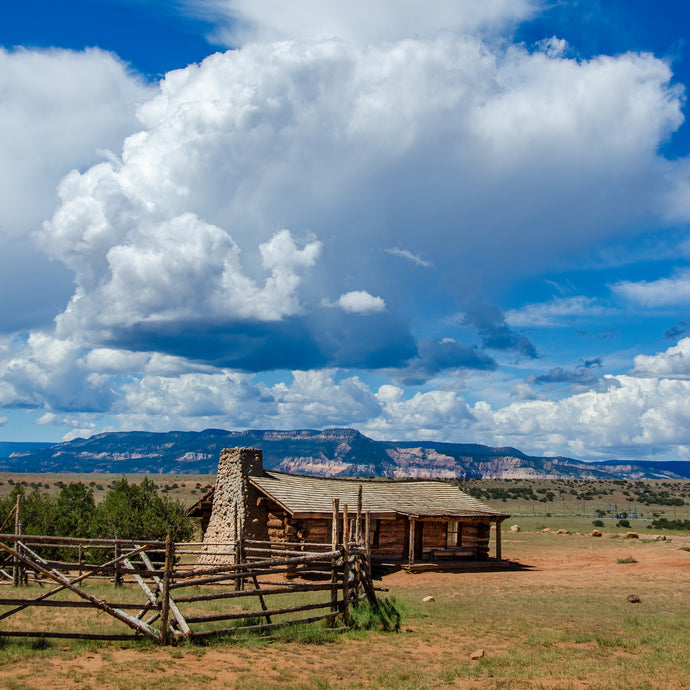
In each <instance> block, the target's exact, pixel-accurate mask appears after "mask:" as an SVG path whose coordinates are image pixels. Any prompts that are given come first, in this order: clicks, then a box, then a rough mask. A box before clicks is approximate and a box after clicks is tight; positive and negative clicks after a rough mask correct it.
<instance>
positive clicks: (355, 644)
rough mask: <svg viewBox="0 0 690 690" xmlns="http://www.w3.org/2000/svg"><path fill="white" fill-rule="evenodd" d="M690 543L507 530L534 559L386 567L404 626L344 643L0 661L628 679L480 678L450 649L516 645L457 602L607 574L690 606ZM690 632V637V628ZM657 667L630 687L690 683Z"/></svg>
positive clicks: (398, 679) (357, 676)
mask: <svg viewBox="0 0 690 690" xmlns="http://www.w3.org/2000/svg"><path fill="white" fill-rule="evenodd" d="M688 542H690V538H685V539H684V538H678V537H674V539H673V542H672V543H670V542H661V541H660V542H654V541H651V540H645V541H642V540H632V539H622V538H615V539H614V538H607V537H603V538H595V537H590V536H586V535H577V536H576V535H564V536H560V535H555V534H544V535H534V534H533V535H520V534H515V535H509V536H507V537H506V538H505V540H504V554H505V555H506V557H508V558H511V560H516V561H519V562H520V563H522V564H524V565H525V566H527V567H526V568H525V569H522V570H518V571H498V572H464V573H462V572H459V573H458V572H425V573H418V574H409V573H406V572H398V573H394V574H392V575H389V576H387V577H386V578H384V580H383V581H382V583H379V584H381V585H382V586H383V587H385V588H387V589H388V590H389V594H392V595H394V596H395V597H396V599H397V600H398V601H401V602H411V611H410V612H409V615H407V616H406V617H405V619H404V621H403V625H402V629H401V632H400V633H398V634H395V633H382V632H366V633H361V634H360V635H358V636H349V635H347V636H342V637H340V638H339V639H338V640H337V641H336V642H331V643H325V644H301V643H296V642H292V643H285V642H280V643H278V642H267V643H242V644H227V645H214V646H210V647H200V648H195V647H190V646H182V647H175V648H167V649H159V648H152V647H150V646H149V647H146V648H144V649H141V650H140V649H136V648H132V647H125V648H123V647H122V646H119V645H117V644H110V645H102V646H99V647H94V648H90V649H89V650H88V651H84V650H82V651H80V652H78V653H76V652H75V651H74V649H71V648H69V647H67V646H65V647H61V646H60V643H54V646H53V648H52V649H51V650H49V653H46V654H43V655H40V659H39V660H36V659H35V658H30V659H27V658H22V659H19V660H18V661H7V662H5V663H4V664H3V665H2V666H1V667H0V687H3V688H29V687H31V688H35V687H37V686H40V687H43V688H128V689H129V688H139V687H141V688H144V687H146V688H148V689H155V688H173V687H175V688H178V687H186V688H197V687H198V688H202V687H203V688H340V687H353V688H354V687H360V688H375V687H392V688H428V687H459V688H485V687H487V688H489V687H492V688H493V687H511V688H517V687H549V688H556V687H558V688H561V687H562V688H578V689H579V688H598V687H611V688H615V687H623V685H622V680H621V678H623V677H624V676H616V675H612V676H609V677H608V678H607V679H606V681H605V682H601V683H597V681H596V679H591V678H589V679H588V678H585V679H584V680H583V679H580V680H577V679H572V680H567V681H566V680H563V679H561V680H558V673H554V672H553V671H552V672H550V674H549V675H548V676H545V678H544V679H543V680H541V681H539V682H535V681H534V679H532V680H529V681H524V682H520V681H519V680H515V679H512V680H507V681H505V682H499V680H497V679H496V680H492V679H491V678H490V677H487V676H482V677H474V678H473V677H463V676H462V674H458V673H451V672H450V670H448V669H450V667H449V666H448V659H449V658H450V659H453V663H454V664H455V668H456V669H457V667H458V664H460V665H466V666H467V667H471V665H472V664H477V663H479V662H478V661H476V660H472V659H471V656H472V653H473V652H475V651H479V650H481V651H482V652H483V654H484V656H485V657H489V658H490V657H491V656H492V655H497V654H500V653H501V651H502V650H503V649H504V648H505V647H506V644H507V641H506V639H503V638H501V636H500V635H498V634H495V633H494V632H493V631H492V626H491V621H487V625H486V626H485V627H477V626H476V625H475V626H474V627H473V626H468V627H467V628H466V627H465V626H463V625H461V624H458V622H459V621H462V614H461V612H460V613H459V614H458V615H457V618H456V619H454V618H453V612H452V610H451V609H452V608H453V607H461V605H462V603H461V602H462V600H463V597H473V600H475V599H476V598H481V597H484V601H485V602H486V609H487V616H488V617H490V616H491V615H493V616H496V615H500V601H503V599H502V598H505V597H507V596H510V592H511V591H512V592H515V593H516V596H517V595H518V594H519V593H521V592H522V593H527V594H528V595H529V596H534V597H535V600H534V606H535V610H537V609H540V608H544V607H548V606H549V597H551V596H554V594H555V593H557V592H558V591H559V589H562V588H563V587H564V586H566V585H567V586H568V588H570V589H571V590H572V588H575V589H578V588H581V589H582V590H583V592H584V594H583V596H586V593H587V592H589V591H592V592H594V591H596V590H597V589H598V588H600V587H601V586H602V583H606V586H607V587H608V588H609V589H608V590H607V591H610V596H611V600H612V601H615V602H616V605H619V604H618V600H619V598H620V601H623V602H624V601H625V599H626V597H627V595H628V594H631V593H637V594H639V596H640V597H641V599H642V605H644V604H645V601H649V600H650V599H652V598H653V597H654V596H655V594H656V593H657V592H673V593H674V596H675V595H677V596H678V597H679V599H678V605H679V606H683V607H685V609H686V610H687V594H688V585H690V553H688V552H687V551H685V550H683V548H682V547H683V545H684V544H688ZM625 558H629V559H630V560H631V561H632V562H631V564H630V565H623V566H618V567H617V566H616V564H617V563H620V562H621V560H620V559H625ZM612 573H613V575H612ZM612 578H614V579H615V582H612ZM425 596H433V597H434V599H435V602H434V603H433V604H424V603H422V599H423V597H425ZM494 600H496V601H499V610H498V611H499V612H498V613H497V612H496V611H495V610H494V609H493V608H492V603H495V601H494ZM583 601H584V599H583ZM620 605H621V606H626V604H625V603H623V604H620ZM425 606H432V607H436V609H435V611H436V612H437V615H438V620H434V615H427V613H426V612H425V608H424V607H425ZM426 610H430V609H426ZM627 610H628V609H626V611H627ZM630 610H632V609H630ZM638 610H639V611H642V610H644V609H643V608H638V609H636V611H638ZM532 634H534V633H532ZM682 634H684V635H687V633H685V632H683V633H682ZM687 640H688V641H690V636H688V637H687ZM56 648H57V650H56ZM56 652H59V653H56ZM566 653H567V652H566ZM611 653H613V654H618V655H625V653H626V652H625V650H620V649H614V650H613V651H612V652H611ZM556 663H557V662H556ZM463 668H464V666H463ZM444 669H445V670H444ZM650 673H651V676H650V677H651V678H652V680H649V679H647V680H645V682H644V683H643V684H640V685H634V684H633V685H630V684H629V683H627V682H626V687H659V688H661V687H678V688H681V687H690V675H684V673H683V672H682V671H681V672H679V673H674V672H672V671H671V672H669V669H668V668H666V669H665V673H664V675H663V678H662V677H661V676H659V677H658V678H657V681H658V683H659V684H658V685H657V684H656V683H655V681H654V680H653V679H654V673H653V670H652V671H651V672H650ZM554 678H555V679H556V680H554ZM619 682H621V685H620V686H619V685H618V683H619Z"/></svg>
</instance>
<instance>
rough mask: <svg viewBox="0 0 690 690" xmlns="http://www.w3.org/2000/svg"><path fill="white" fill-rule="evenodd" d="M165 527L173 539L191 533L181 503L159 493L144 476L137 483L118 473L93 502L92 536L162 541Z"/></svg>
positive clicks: (190, 526) (187, 537) (190, 525)
mask: <svg viewBox="0 0 690 690" xmlns="http://www.w3.org/2000/svg"><path fill="white" fill-rule="evenodd" d="M168 531H170V532H172V538H173V539H174V540H175V541H185V540H188V539H191V537H192V535H193V534H194V525H193V523H192V521H191V519H190V518H188V517H187V515H186V513H185V509H184V507H183V505H182V504H181V503H180V502H179V501H177V500H173V499H171V498H168V497H167V496H160V495H159V494H158V491H157V490H156V485H155V484H154V483H153V482H152V481H151V480H150V479H148V477H144V479H143V480H142V481H141V483H139V484H134V483H132V484H130V483H129V482H128V481H127V478H126V477H121V478H120V479H118V480H117V481H116V482H115V483H114V484H113V486H112V488H111V489H110V491H108V493H107V494H106V496H105V498H104V499H103V500H102V501H101V502H100V503H99V504H98V505H97V506H96V512H95V515H94V522H93V532H92V534H93V536H94V537H101V538H105V539H115V538H120V539H152V540H158V541H163V540H164V539H165V537H166V535H167V533H168Z"/></svg>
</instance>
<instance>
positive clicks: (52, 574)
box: [0, 542, 159, 640]
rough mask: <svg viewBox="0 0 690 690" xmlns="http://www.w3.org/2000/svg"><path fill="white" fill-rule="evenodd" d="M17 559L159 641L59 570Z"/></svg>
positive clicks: (149, 629) (146, 628) (150, 631)
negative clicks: (80, 587)
mask: <svg viewBox="0 0 690 690" xmlns="http://www.w3.org/2000/svg"><path fill="white" fill-rule="evenodd" d="M0 549H3V550H5V551H9V552H10V553H14V552H13V551H12V549H10V548H9V547H8V546H6V545H5V544H3V543H2V542H0ZM16 558H17V559H18V560H20V561H21V562H22V563H24V564H25V565H26V566H28V567H29V568H31V569H32V570H35V571H37V572H40V573H41V574H42V575H43V576H44V577H47V578H49V579H51V580H54V581H55V582H58V583H59V584H60V585H62V587H63V588H66V589H69V590H70V591H71V592H74V593H75V594H76V595H77V596H80V597H81V598H82V599H86V600H87V601H90V602H91V603H92V604H93V605H94V607H96V608H98V609H100V610H101V611H105V612H106V613H108V614H109V615H111V616H112V617H113V618H117V619H118V620H120V621H122V622H123V623H125V624H126V625H129V626H130V627H131V628H134V629H135V630H137V631H139V632H141V633H143V634H144V635H147V636H148V637H151V638H152V639H155V640H158V639H159V635H158V631H157V630H155V629H154V628H152V627H151V626H149V625H146V624H145V623H144V622H143V621H140V620H138V619H136V618H134V617H133V616H131V615H130V614H128V613H125V612H124V611H122V610H121V609H115V608H113V607H112V606H110V605H109V604H107V603H106V602H104V601H101V600H100V599H97V598H96V597H93V596H91V595H90V594H87V593H86V592H84V591H83V590H81V589H79V588H78V587H76V586H75V581H70V580H68V579H67V578H66V577H64V576H63V575H62V574H61V573H59V572H58V571H57V570H48V569H47V568H44V567H43V566H41V565H39V564H38V563H35V562H34V561H31V560H30V559H28V558H27V557H25V556H23V555H22V554H17V555H16Z"/></svg>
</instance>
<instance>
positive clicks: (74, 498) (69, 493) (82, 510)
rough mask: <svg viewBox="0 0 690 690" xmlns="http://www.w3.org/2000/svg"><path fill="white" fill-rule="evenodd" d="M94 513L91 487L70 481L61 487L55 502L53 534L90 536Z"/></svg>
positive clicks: (94, 506) (94, 503)
mask: <svg viewBox="0 0 690 690" xmlns="http://www.w3.org/2000/svg"><path fill="white" fill-rule="evenodd" d="M95 513H96V502H95V501H94V498H93V489H89V488H87V487H86V486H85V485H84V484H82V483H81V482H70V484H69V485H67V486H64V487H63V488H62V490H61V491H60V495H59V496H58V498H57V501H56V503H55V534H59V535H60V536H62V537H79V538H86V537H90V536H91V532H92V528H93V519H94V515H95Z"/></svg>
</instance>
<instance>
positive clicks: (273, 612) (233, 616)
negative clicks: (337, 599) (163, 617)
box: [187, 601, 331, 624]
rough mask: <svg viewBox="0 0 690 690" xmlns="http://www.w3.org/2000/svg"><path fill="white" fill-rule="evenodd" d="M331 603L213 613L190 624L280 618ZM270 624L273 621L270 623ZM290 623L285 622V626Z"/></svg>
mask: <svg viewBox="0 0 690 690" xmlns="http://www.w3.org/2000/svg"><path fill="white" fill-rule="evenodd" d="M330 605H331V602H330V601H328V602H326V603H323V602H320V603H317V604H301V605H300V606H285V607H282V608H275V609H266V610H265V611H228V612H227V613H213V614H208V615H205V616H190V617H189V618H188V619H187V620H188V621H189V622H190V623H211V622H214V621H231V620H242V619H243V618H261V617H263V616H279V615H281V614H283V615H284V614H286V613H299V612H300V611H315V610H318V609H325V608H329V607H330ZM268 622H269V623H270V622H271V621H268ZM288 622H289V621H285V622H284V624H286V623H288Z"/></svg>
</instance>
